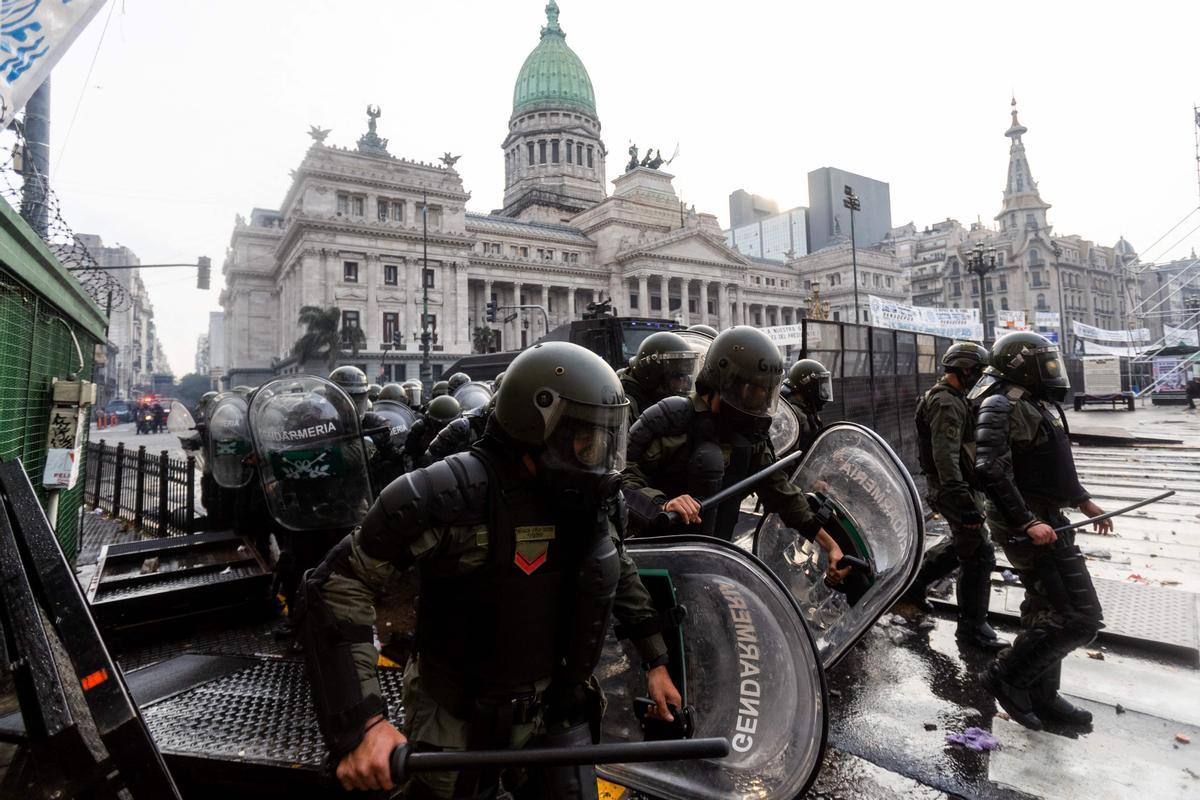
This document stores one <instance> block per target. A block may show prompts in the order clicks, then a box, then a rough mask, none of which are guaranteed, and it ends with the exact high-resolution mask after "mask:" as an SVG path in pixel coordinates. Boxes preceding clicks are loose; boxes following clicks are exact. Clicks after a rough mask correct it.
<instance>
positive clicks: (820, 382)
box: [813, 372, 833, 403]
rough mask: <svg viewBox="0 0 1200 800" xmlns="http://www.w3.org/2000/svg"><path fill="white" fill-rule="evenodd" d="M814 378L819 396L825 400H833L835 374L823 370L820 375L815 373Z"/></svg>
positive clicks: (828, 401) (830, 401)
mask: <svg viewBox="0 0 1200 800" xmlns="http://www.w3.org/2000/svg"><path fill="white" fill-rule="evenodd" d="M813 380H815V381H816V382H817V397H818V398H820V399H821V400H822V401H823V402H826V403H832V402H833V376H832V375H830V374H829V373H828V372H822V373H821V374H820V375H814V376H813Z"/></svg>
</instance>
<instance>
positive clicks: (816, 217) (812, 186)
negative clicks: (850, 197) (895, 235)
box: [808, 167, 892, 253]
mask: <svg viewBox="0 0 1200 800" xmlns="http://www.w3.org/2000/svg"><path fill="white" fill-rule="evenodd" d="M847 186H849V187H851V188H852V189H853V190H854V194H855V195H857V196H858V199H859V202H860V203H861V205H862V209H861V210H859V211H856V212H855V213H854V243H855V244H856V245H858V246H859V247H870V246H871V245H874V244H878V243H879V242H882V241H883V239H884V237H885V236H887V234H888V232H889V231H890V230H891V229H892V195H891V188H890V187H889V186H888V184H886V183H884V182H883V181H877V180H875V179H874V178H868V177H866V176H864V175H856V174H854V173H853V172H846V171H845V170H842V169H837V168H836V167H821V168H820V169H814V170H813V171H812V172H810V173H808V249H809V252H813V253H815V252H817V251H818V250H820V249H822V248H824V247H827V246H828V245H829V244H830V243H832V242H833V240H834V238H835V237H836V236H837V235H838V234H839V233H842V234H845V235H846V236H849V235H850V211H849V209H847V208H846V207H845V206H844V205H842V200H843V198H844V197H845V196H846V195H845V187H847Z"/></svg>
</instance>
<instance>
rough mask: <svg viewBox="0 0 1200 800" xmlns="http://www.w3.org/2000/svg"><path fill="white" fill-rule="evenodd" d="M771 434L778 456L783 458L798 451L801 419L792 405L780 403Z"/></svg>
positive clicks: (772, 422)
mask: <svg viewBox="0 0 1200 800" xmlns="http://www.w3.org/2000/svg"><path fill="white" fill-rule="evenodd" d="M769 434H770V436H771V444H772V445H773V446H774V447H775V455H776V456H778V457H780V458H783V457H784V456H786V455H787V454H788V453H790V452H792V451H793V450H795V449H796V445H797V444H799V443H800V418H799V417H798V416H797V415H796V409H795V408H793V407H792V404H791V403H786V402H783V403H780V404H779V407H778V408H776V409H775V416H774V417H773V418H772V419H771V430H770V432H769Z"/></svg>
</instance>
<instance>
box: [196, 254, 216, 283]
mask: <svg viewBox="0 0 1200 800" xmlns="http://www.w3.org/2000/svg"><path fill="white" fill-rule="evenodd" d="M196 267H197V269H196V288H197V289H207V288H209V284H210V281H211V278H212V259H211V258H209V257H208V256H200V258H198V259H196Z"/></svg>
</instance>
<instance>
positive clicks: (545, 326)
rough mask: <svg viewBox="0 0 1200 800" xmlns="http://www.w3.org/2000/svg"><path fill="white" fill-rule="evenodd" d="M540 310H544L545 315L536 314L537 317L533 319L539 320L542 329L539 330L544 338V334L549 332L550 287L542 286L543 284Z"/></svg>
mask: <svg viewBox="0 0 1200 800" xmlns="http://www.w3.org/2000/svg"><path fill="white" fill-rule="evenodd" d="M542 308H544V309H546V313H545V314H541V313H539V314H537V315H536V316H535V317H534V318H535V319H539V320H540V321H541V323H542V328H541V330H542V335H543V336H544V335H545V334H547V333H549V332H550V330H549V324H550V323H549V321H550V287H549V286H547V285H546V284H544V283H543V284H542ZM534 329H535V330H536V327H535V328H534Z"/></svg>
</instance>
